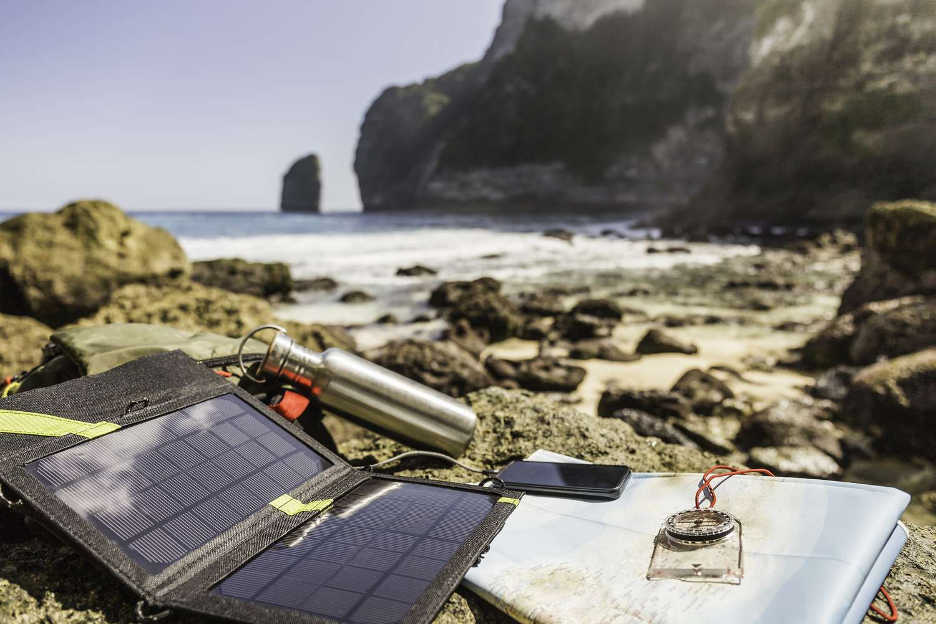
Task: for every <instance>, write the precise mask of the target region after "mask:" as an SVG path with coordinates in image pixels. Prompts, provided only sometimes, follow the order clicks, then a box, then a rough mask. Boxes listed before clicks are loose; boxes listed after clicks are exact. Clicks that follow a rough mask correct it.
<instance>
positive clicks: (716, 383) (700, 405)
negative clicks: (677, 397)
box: [670, 368, 734, 414]
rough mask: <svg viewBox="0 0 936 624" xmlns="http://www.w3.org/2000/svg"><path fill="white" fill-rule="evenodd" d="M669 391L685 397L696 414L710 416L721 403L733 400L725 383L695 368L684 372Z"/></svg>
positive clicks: (732, 394)
mask: <svg viewBox="0 0 936 624" xmlns="http://www.w3.org/2000/svg"><path fill="white" fill-rule="evenodd" d="M670 391H671V392H676V393H677V394H681V395H683V396H684V397H686V398H687V399H688V400H689V404H690V405H692V409H693V411H695V412H696V413H697V414H711V413H712V411H713V410H714V409H715V408H716V407H717V406H718V405H719V404H720V403H721V402H722V401H724V400H725V399H732V398H734V393H733V392H732V391H731V388H729V387H728V386H727V385H726V384H725V382H723V381H722V380H721V379H719V378H718V377H715V376H714V375H710V374H708V373H705V372H703V371H700V370H699V369H697V368H693V369H691V370H688V371H686V372H685V373H684V374H683V376H682V377H680V378H679V380H678V381H677V382H676V383H675V384H674V385H673V387H672V389H671V390H670Z"/></svg>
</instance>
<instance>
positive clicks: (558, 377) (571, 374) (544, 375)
mask: <svg viewBox="0 0 936 624" xmlns="http://www.w3.org/2000/svg"><path fill="white" fill-rule="evenodd" d="M585 373H586V371H585V369H584V368H582V367H581V366H575V365H574V364H569V363H567V362H565V361H563V360H562V359H559V358H551V357H537V358H533V359H530V360H524V361H523V362H520V363H519V365H518V366H517V381H518V382H519V383H520V387H521V388H524V389H526V390H535V391H537V392H573V391H574V390H575V389H576V388H578V387H579V385H580V384H581V383H582V382H583V381H584V380H585Z"/></svg>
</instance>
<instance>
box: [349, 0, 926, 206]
mask: <svg viewBox="0 0 936 624" xmlns="http://www.w3.org/2000/svg"><path fill="white" fill-rule="evenodd" d="M934 16H936V0H896V1H891V0H888V1H885V0H854V1H844V0H833V1H828V2H827V1H822V2H820V1H819V0H760V1H757V0H721V1H716V0H578V1H572V0H507V2H506V3H505V6H504V14H503V20H502V23H501V25H500V26H499V28H498V29H497V32H496V33H495V36H494V40H493V42H492V44H491V46H490V48H489V49H488V51H487V53H486V54H485V55H484V57H483V58H482V59H481V60H480V61H479V62H477V63H473V64H468V65H464V66H462V67H459V68H457V69H455V70H452V71H450V72H448V73H447V74H444V75H443V76H441V77H439V78H434V79H429V80H426V81H425V82H423V83H422V84H414V85H409V86H406V87H391V88H389V89H387V90H386V91H384V93H383V94H381V95H380V97H379V98H378V99H377V100H376V101H375V102H374V103H373V104H372V106H371V107H370V109H369V110H368V112H367V114H366V116H365V119H364V123H363V125H362V127H361V138H360V142H359V144H358V149H357V154H356V159H355V171H356V173H357V175H358V180H359V183H360V188H361V197H362V200H363V203H364V208H365V210H394V209H407V208H417V207H430V208H431V207H444V206H470V207H475V206H489V205H498V204H506V203H509V204H511V205H523V204H531V205H535V206H536V207H537V208H538V209H544V208H547V207H549V206H556V207H562V208H570V207H588V206H609V207H614V208H618V209H623V208H625V207H637V208H648V207H649V208H667V209H671V210H673V209H675V210H674V211H673V212H672V213H671V214H672V215H673V217H674V220H675V221H677V222H679V221H682V220H683V219H684V218H685V221H686V222H688V223H693V222H701V223H713V222H718V221H721V220H724V221H730V220H736V219H738V218H741V217H743V218H744V219H745V220H750V221H769V222H799V221H801V220H813V221H830V220H835V221H847V220H852V219H855V218H857V217H859V216H860V215H861V214H862V213H863V212H864V210H865V209H866V207H867V206H868V205H870V203H871V200H879V199H896V198H900V197H903V196H917V197H923V198H927V197H931V196H932V195H933V194H934V193H936V169H934V168H933V167H931V166H930V163H929V162H928V160H927V158H926V156H925V153H926V148H925V146H926V145H931V144H932V142H933V139H934V138H936V132H934V129H936V120H934V119H933V117H932V111H933V110H934V109H936V107H934V93H936V87H934V85H936V34H934V33H936V24H934V19H936V18H934ZM687 207H688V209H687Z"/></svg>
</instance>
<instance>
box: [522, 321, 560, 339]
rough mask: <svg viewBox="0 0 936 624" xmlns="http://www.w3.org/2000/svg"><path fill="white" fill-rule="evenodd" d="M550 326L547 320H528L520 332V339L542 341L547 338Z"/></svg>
mask: <svg viewBox="0 0 936 624" xmlns="http://www.w3.org/2000/svg"><path fill="white" fill-rule="evenodd" d="M551 329H552V325H551V324H550V323H549V321H548V319H544V318H528V319H527V320H526V322H525V323H524V325H523V329H521V330H520V338H523V339H524V340H542V339H544V338H546V337H547V336H549V333H550V330H551Z"/></svg>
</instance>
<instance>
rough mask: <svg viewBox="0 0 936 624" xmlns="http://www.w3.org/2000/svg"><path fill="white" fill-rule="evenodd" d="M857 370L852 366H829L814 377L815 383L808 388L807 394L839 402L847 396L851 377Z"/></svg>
mask: <svg viewBox="0 0 936 624" xmlns="http://www.w3.org/2000/svg"><path fill="white" fill-rule="evenodd" d="M857 371H858V369H857V368H855V367H852V366H836V367H835V368H831V369H829V370H827V371H826V372H825V373H823V374H822V375H820V376H819V377H818V378H817V379H816V383H815V385H814V386H813V387H812V388H809V394H811V395H812V396H814V397H816V398H817V399H825V400H828V401H836V402H841V401H843V400H844V399H845V397H846V396H848V391H849V390H850V389H851V385H852V378H853V377H854V376H855V373H856V372H857Z"/></svg>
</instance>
